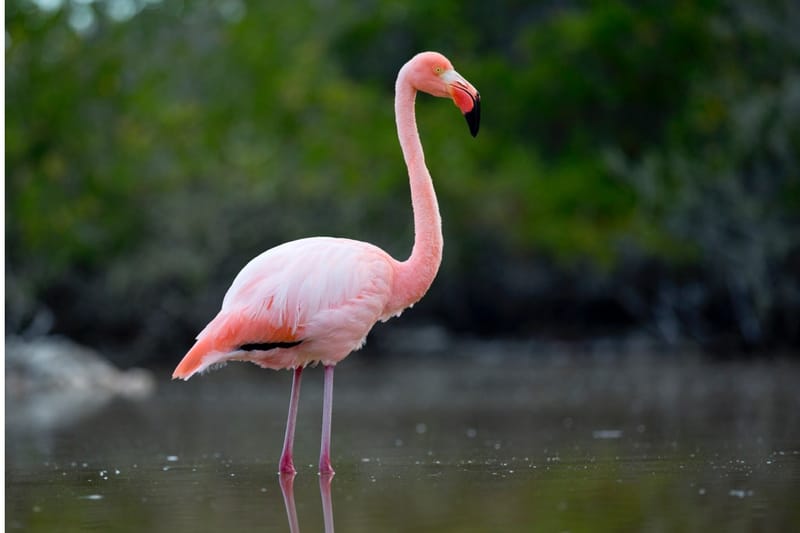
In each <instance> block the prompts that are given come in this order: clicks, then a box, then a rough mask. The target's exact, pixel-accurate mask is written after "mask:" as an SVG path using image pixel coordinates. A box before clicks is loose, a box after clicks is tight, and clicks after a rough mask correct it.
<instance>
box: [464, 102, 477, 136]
mask: <svg viewBox="0 0 800 533" xmlns="http://www.w3.org/2000/svg"><path fill="white" fill-rule="evenodd" d="M473 102H474V105H473V106H472V109H471V110H470V111H467V112H466V113H464V118H466V119H467V124H468V125H469V132H470V133H471V134H472V136H473V137H475V136H477V135H478V129H479V128H480V125H481V97H480V95H478V96H476V97H475V98H474V99H473Z"/></svg>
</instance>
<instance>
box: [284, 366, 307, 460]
mask: <svg viewBox="0 0 800 533" xmlns="http://www.w3.org/2000/svg"><path fill="white" fill-rule="evenodd" d="M302 373H303V367H302V366H298V367H296V368H295V369H294V379H293V380H292V395H291V398H290V399H289V414H288V415H287V417H286V437H285V438H284V439H283V453H281V462H280V465H281V466H280V471H281V473H283V474H294V473H296V472H297V470H295V468H294V463H293V462H292V447H293V446H294V427H295V422H296V420H297V404H298V403H299V402H300V377H301V375H302Z"/></svg>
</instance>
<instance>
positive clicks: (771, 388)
mask: <svg viewBox="0 0 800 533" xmlns="http://www.w3.org/2000/svg"><path fill="white" fill-rule="evenodd" d="M488 353H489V351H487V354H488ZM487 354H481V353H480V350H478V353H476V354H471V355H465V354H460V356H459V357H452V358H445V359H437V360H431V359H426V358H423V357H410V358H406V359H404V360H403V361H402V363H401V362H400V360H399V359H392V362H379V363H373V362H369V361H366V360H365V359H364V358H362V359H358V358H357V357H351V358H350V359H348V360H346V361H345V362H343V363H342V364H340V365H339V367H338V368H337V372H336V385H335V388H334V419H333V449H332V452H333V459H334V467H335V468H336V472H337V473H336V475H335V476H334V477H333V479H332V480H327V479H320V478H319V476H318V475H317V474H316V463H317V454H318V446H319V423H320V412H321V380H322V372H321V369H309V370H308V371H307V372H306V373H304V381H303V389H302V391H301V402H300V414H299V419H298V429H297V437H296V445H295V465H296V466H297V467H298V470H299V473H298V475H297V477H296V478H294V480H293V486H289V485H290V483H288V480H286V479H284V480H283V483H282V482H281V479H280V478H279V476H278V475H277V474H276V473H275V472H276V470H277V460H278V456H279V455H280V449H281V445H282V437H283V429H284V423H285V414H286V413H285V409H286V407H287V404H288V395H289V388H290V383H291V374H290V373H289V372H277V373H276V372H266V371H262V370H259V369H257V368H255V367H251V366H249V365H241V364H239V365H229V366H228V367H226V368H224V369H222V370H219V371H217V372H214V373H212V374H210V375H206V376H202V377H200V378H199V379H192V380H191V381H190V382H188V383H182V382H181V383H173V382H168V381H167V380H166V379H164V380H163V382H160V383H159V387H158V391H157V393H156V395H155V396H154V397H152V398H150V399H147V400H144V401H139V402H132V401H122V400H117V401H114V402H112V403H110V404H108V405H105V406H103V407H100V408H98V409H97V410H96V411H95V412H93V413H89V414H86V415H85V416H83V417H82V418H79V419H78V420H77V421H75V420H69V421H67V422H65V424H64V425H63V427H50V428H36V429H33V428H29V427H25V425H24V423H19V422H16V423H14V424H13V425H10V426H8V427H7V428H6V429H7V442H6V449H7V457H6V489H7V491H6V529H7V530H10V531H13V530H25V531H84V530H96V531H170V532H180V531H225V530H228V531H291V530H295V531H296V530H300V531H323V530H326V529H327V530H332V529H333V528H334V527H336V528H338V529H339V531H415V532H418V531H431V532H433V531H436V532H441V531H460V532H461V531H475V532H478V531H481V532H483V531H504V532H505V531H510V532H513V531H697V530H708V531H797V530H799V529H800V506H798V505H797V489H799V488H800V421H799V420H798V413H800V392H799V391H798V388H797V384H798V383H800V379H799V378H800V368H799V367H798V365H797V364H796V363H789V362H781V361H777V362H770V363H757V364H756V363H714V364H712V363H708V362H704V361H703V360H700V359H695V358H689V357H682V358H677V357H667V356H664V357H642V358H620V357H589V356H580V357H565V356H558V357H555V356H553V357H543V356H539V357H535V358H534V357H529V358H519V357H506V358H499V357H496V356H490V355H487ZM164 373H165V374H167V373H168V372H167V371H164ZM7 409H8V410H11V409H14V403H13V402H9V401H8V399H7Z"/></svg>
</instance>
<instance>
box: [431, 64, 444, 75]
mask: <svg viewBox="0 0 800 533" xmlns="http://www.w3.org/2000/svg"><path fill="white" fill-rule="evenodd" d="M433 71H434V72H435V73H436V74H441V73H442V72H444V69H443V68H442V67H441V66H439V65H436V66H435V67H433Z"/></svg>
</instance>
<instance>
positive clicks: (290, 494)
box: [279, 472, 333, 533]
mask: <svg viewBox="0 0 800 533" xmlns="http://www.w3.org/2000/svg"><path fill="white" fill-rule="evenodd" d="M294 476H295V474H294V473H284V472H281V473H280V474H279V479H280V485H281V493H282V494H283V504H284V506H285V507H286V518H287V519H288V520H289V532H290V533H300V523H299V522H298V520H297V506H296V505H295V503H294ZM332 481H333V474H332V473H331V474H320V476H319V495H320V498H321V499H322V517H323V521H324V523H325V533H333V501H332V499H331V482H332Z"/></svg>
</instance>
